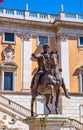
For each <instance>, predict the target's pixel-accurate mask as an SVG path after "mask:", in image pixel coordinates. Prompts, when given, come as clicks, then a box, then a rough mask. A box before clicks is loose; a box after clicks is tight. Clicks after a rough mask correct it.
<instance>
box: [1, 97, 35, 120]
mask: <svg viewBox="0 0 83 130" xmlns="http://www.w3.org/2000/svg"><path fill="white" fill-rule="evenodd" d="M0 110H2V111H3V110H5V111H6V112H7V113H10V114H11V113H12V114H14V115H16V116H18V117H20V118H21V119H25V118H27V117H30V115H31V111H30V110H29V109H27V108H25V107H23V106H22V105H20V104H18V103H16V102H14V101H12V100H10V99H8V98H6V97H4V96H2V95H0ZM34 114H35V115H37V113H34Z"/></svg>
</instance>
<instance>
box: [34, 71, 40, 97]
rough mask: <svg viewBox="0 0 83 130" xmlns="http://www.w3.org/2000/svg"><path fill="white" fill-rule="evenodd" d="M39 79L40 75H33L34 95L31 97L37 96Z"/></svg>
mask: <svg viewBox="0 0 83 130" xmlns="http://www.w3.org/2000/svg"><path fill="white" fill-rule="evenodd" d="M39 78H40V74H39V73H38V74H36V75H35V78H34V94H33V96H37V89H38V86H39Z"/></svg>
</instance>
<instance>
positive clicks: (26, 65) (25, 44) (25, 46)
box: [22, 33, 32, 91]
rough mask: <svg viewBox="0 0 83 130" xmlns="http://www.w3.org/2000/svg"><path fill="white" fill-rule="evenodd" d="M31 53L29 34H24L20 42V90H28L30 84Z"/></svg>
mask: <svg viewBox="0 0 83 130" xmlns="http://www.w3.org/2000/svg"><path fill="white" fill-rule="evenodd" d="M31 53H32V44H31V37H30V35H29V34H27V33H26V34H24V36H23V41H22V90H24V91H25V90H30V84H31V72H32V64H31Z"/></svg>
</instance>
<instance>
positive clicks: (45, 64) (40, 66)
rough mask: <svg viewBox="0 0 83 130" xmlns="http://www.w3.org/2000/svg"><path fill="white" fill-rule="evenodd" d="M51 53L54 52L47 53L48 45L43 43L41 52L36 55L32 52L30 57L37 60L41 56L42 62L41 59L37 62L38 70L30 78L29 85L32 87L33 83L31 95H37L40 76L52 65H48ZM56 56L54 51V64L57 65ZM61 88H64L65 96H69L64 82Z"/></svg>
mask: <svg viewBox="0 0 83 130" xmlns="http://www.w3.org/2000/svg"><path fill="white" fill-rule="evenodd" d="M51 53H52V54H53V53H54V52H50V53H49V45H43V53H40V54H38V55H35V54H32V57H33V58H35V59H37V62H38V59H40V58H43V62H42V61H41V63H40V62H38V71H37V73H36V74H35V75H34V77H33V79H32V83H31V87H33V85H34V94H33V96H37V89H38V86H39V83H40V78H41V76H42V75H43V74H44V73H45V72H46V71H48V70H50V68H51V67H52V66H50V56H51ZM57 58H58V57H57V52H56V60H57V61H56V66H58V59H57ZM56 66H55V67H56ZM55 76H56V75H55ZM56 79H57V77H56ZM57 81H58V80H57ZM62 88H63V90H64V93H65V96H66V97H67V98H70V97H69V95H68V93H67V91H66V86H65V84H64V83H63V85H62Z"/></svg>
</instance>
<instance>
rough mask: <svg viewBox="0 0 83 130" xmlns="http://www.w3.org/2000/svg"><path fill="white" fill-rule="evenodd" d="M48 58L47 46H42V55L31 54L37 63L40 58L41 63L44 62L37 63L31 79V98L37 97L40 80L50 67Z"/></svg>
mask: <svg viewBox="0 0 83 130" xmlns="http://www.w3.org/2000/svg"><path fill="white" fill-rule="evenodd" d="M49 56H50V54H49V46H48V45H44V46H43V52H42V53H40V54H38V55H35V54H32V57H33V58H35V59H37V62H38V59H40V58H43V61H44V62H41V63H40V62H38V71H37V73H36V74H35V75H34V77H33V79H32V83H31V87H32V86H33V84H34V86H35V87H34V88H35V89H34V95H33V96H37V89H38V86H39V81H40V78H41V76H42V75H43V74H44V73H45V71H46V70H47V69H48V67H50V63H49Z"/></svg>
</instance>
